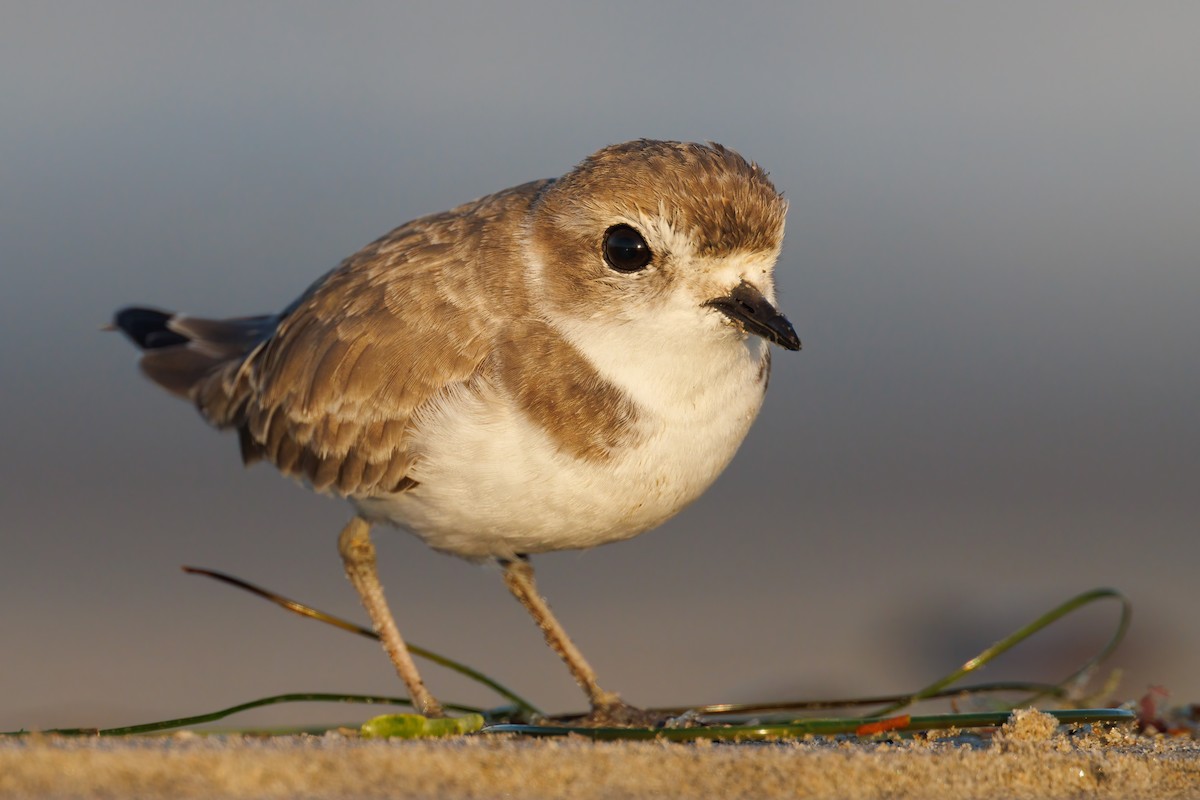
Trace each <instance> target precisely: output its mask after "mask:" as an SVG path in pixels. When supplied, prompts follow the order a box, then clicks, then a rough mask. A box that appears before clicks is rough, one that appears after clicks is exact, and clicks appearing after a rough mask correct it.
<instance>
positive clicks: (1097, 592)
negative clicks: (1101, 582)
mask: <svg viewBox="0 0 1200 800" xmlns="http://www.w3.org/2000/svg"><path fill="white" fill-rule="evenodd" d="M1109 598H1111V599H1114V600H1117V601H1119V602H1120V603H1121V618H1120V621H1119V622H1118V623H1117V629H1116V631H1115V632H1114V633H1113V635H1112V636H1111V637H1110V638H1109V640H1108V642H1107V643H1106V644H1105V645H1104V647H1103V648H1101V649H1100V651H1099V652H1098V653H1096V655H1094V656H1092V657H1091V658H1090V659H1088V660H1087V662H1086V663H1084V665H1083V666H1082V667H1080V668H1079V669H1078V670H1076V671H1075V672H1073V673H1071V674H1070V675H1069V676H1067V677H1066V678H1064V679H1063V680H1062V681H1060V682H1059V683H1058V684H1055V685H1056V686H1058V687H1061V686H1063V685H1065V684H1067V683H1070V682H1072V681H1074V680H1076V679H1078V678H1079V677H1080V676H1082V675H1084V674H1086V673H1087V672H1089V671H1090V670H1091V669H1093V668H1094V667H1095V666H1096V665H1097V664H1099V663H1100V662H1101V661H1103V660H1104V659H1106V658H1108V656H1109V655H1110V654H1111V653H1112V652H1113V651H1114V650H1115V649H1116V648H1117V646H1118V645H1119V644H1120V643H1121V640H1122V639H1124V638H1125V632H1126V631H1127V630H1128V629H1129V621H1130V618H1131V615H1132V613H1133V608H1132V606H1131V604H1130V602H1129V600H1128V598H1126V597H1125V595H1123V594H1121V593H1120V592H1118V591H1117V590H1116V589H1092V590H1091V591H1088V592H1084V593H1083V594H1079V595H1076V596H1075V597H1072V598H1071V599H1070V600H1068V601H1066V602H1065V603H1062V604H1061V605H1059V606H1058V607H1056V608H1053V609H1051V610H1050V611H1047V612H1046V613H1045V614H1042V615H1041V616H1040V617H1038V618H1037V619H1035V620H1034V621H1033V622H1030V623H1029V624H1028V625H1025V626H1024V627H1022V628H1020V629H1018V630H1017V631H1015V632H1014V633H1012V634H1010V635H1008V636H1006V637H1004V638H1003V639H1001V640H1000V641H998V642H996V643H995V644H993V645H992V646H991V647H989V648H987V649H986V650H984V651H983V652H981V653H980V654H979V655H977V656H975V657H974V658H972V659H970V660H968V661H967V662H966V663H964V664H963V665H962V666H961V667H959V668H958V669H956V670H954V671H953V672H951V673H950V674H949V675H946V676H945V677H943V678H940V679H938V680H936V681H934V682H933V683H931V684H929V685H928V686H926V687H925V688H924V689H921V690H920V691H918V692H914V693H913V694H911V695H909V696H908V697H904V698H901V699H899V700H897V701H896V702H894V703H891V704H890V705H888V706H885V707H884V708H882V709H880V710H879V711H877V712H875V713H874V714H873V715H872V716H880V717H886V716H888V715H890V714H893V713H895V712H896V711H899V710H900V709H902V708H907V707H908V706H910V705H912V704H913V703H917V702H920V701H921V700H928V699H930V698H933V697H935V696H937V695H938V694H939V693H940V692H942V691H943V690H944V689H946V687H948V686H950V685H951V684H954V683H957V682H958V681H959V680H961V679H962V678H963V677H965V676H966V675H969V674H970V673H972V672H974V671H975V670H977V669H979V668H980V667H982V666H984V665H985V664H987V663H989V662H991V661H993V660H994V659H995V658H996V657H997V656H999V655H1001V654H1002V653H1005V652H1007V651H1009V650H1011V649H1012V648H1013V647H1015V646H1016V645H1018V644H1020V643H1021V642H1023V641H1025V640H1026V639H1028V638H1029V637H1031V636H1033V635H1034V634H1035V633H1037V632H1038V631H1041V630H1042V629H1043V628H1045V627H1047V626H1049V625H1051V624H1053V623H1055V622H1057V621H1058V620H1060V619H1062V618H1063V617H1065V616H1066V615H1068V614H1070V613H1071V612H1073V611H1075V610H1076V609H1079V608H1082V607H1083V606H1086V605H1089V604H1090V603H1094V602H1096V601H1097V600H1105V599H1109ZM1046 694H1047V692H1045V691H1041V692H1038V693H1037V694H1035V695H1034V696H1033V697H1032V698H1030V699H1028V700H1026V701H1025V702H1031V701H1032V700H1035V699H1037V698H1039V697H1044V696H1046Z"/></svg>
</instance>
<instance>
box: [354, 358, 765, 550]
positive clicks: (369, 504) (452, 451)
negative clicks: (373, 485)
mask: <svg viewBox="0 0 1200 800" xmlns="http://www.w3.org/2000/svg"><path fill="white" fill-rule="evenodd" d="M764 388H765V387H764V385H763V382H762V381H759V380H753V381H750V380H746V381H744V382H742V383H741V384H732V385H730V386H728V387H715V389H714V391H711V392H709V393H707V394H706V395H705V396H703V397H701V398H699V401H698V402H692V403H690V404H689V405H688V407H687V408H680V409H677V413H665V414H662V413H659V414H652V415H648V416H647V417H646V419H644V420H643V421H642V423H641V425H640V426H639V431H638V436H636V437H635V438H634V441H632V442H631V443H630V444H629V445H627V446H625V447H621V448H619V449H616V450H614V451H613V452H610V453H608V454H607V456H606V457H604V458H599V459H587V458H577V457H575V456H573V455H571V454H569V453H567V452H565V451H563V450H562V449H560V448H559V447H557V446H556V445H555V443H554V441H553V440H552V438H551V437H550V436H549V435H548V434H547V433H546V432H545V431H543V430H542V429H540V428H539V427H537V426H536V424H535V423H533V422H532V421H531V420H530V419H528V418H527V417H526V416H524V415H523V414H522V413H521V411H520V409H519V408H517V407H516V406H515V405H514V404H513V403H510V402H503V401H502V399H501V398H497V397H495V396H489V395H488V394H487V393H483V394H479V393H468V392H466V391H464V392H463V393H461V394H460V395H459V396H457V397H454V398H452V399H451V402H447V403H445V404H443V406H442V407H441V408H439V409H437V410H436V411H435V412H434V413H433V414H430V415H429V416H428V417H427V418H426V419H425V420H424V422H423V425H422V428H423V430H424V432H425V435H424V436H420V435H419V437H418V444H419V445H421V446H420V449H419V452H420V453H421V456H420V458H419V459H418V462H417V464H416V465H415V466H414V469H413V471H412V473H411V477H413V478H414V479H415V480H416V481H417V482H418V485H417V486H416V487H415V488H413V489H411V490H409V491H406V492H402V493H399V494H393V495H384V496H377V497H371V498H353V499H352V502H353V503H354V504H355V505H356V506H357V507H358V509H359V511H360V513H362V514H363V515H364V516H366V517H367V518H368V519H371V520H373V521H377V522H387V523H391V524H394V525H398V526H400V527H403V528H405V529H407V530H410V531H412V532H413V533H415V534H416V535H417V536H419V537H421V538H422V539H423V540H424V541H425V542H426V543H427V544H429V545H430V546H431V547H433V548H435V549H438V550H442V551H445V552H449V553H452V554H455V555H458V556H462V557H465V558H471V559H483V558H489V557H495V558H511V557H513V556H515V555H517V554H520V553H539V552H546V551H550V550H564V549H575V548H586V547H592V546H595V545H599V544H604V543H606V542H611V541H617V540H620V539H627V538H629V537H631V536H636V535H637V534H639V533H642V532H644V531H646V530H649V529H650V528H653V527H655V526H656V525H658V524H660V523H662V522H664V521H666V520H667V519H669V518H670V517H671V516H673V515H674V514H675V513H676V512H678V511H679V510H680V509H682V508H683V507H684V506H685V505H687V504H688V503H690V502H691V501H693V500H695V499H696V498H697V497H699V496H700V494H701V493H702V492H703V491H704V490H705V489H707V488H708V486H709V485H711V484H712V482H713V481H714V480H715V479H716V477H717V476H718V475H719V474H720V473H721V471H722V470H724V468H725V466H726V465H727V464H728V463H729V461H730V459H732V458H733V455H734V453H735V452H736V451H737V448H738V446H739V445H740V444H741V442H742V440H743V438H744V437H745V435H746V432H747V430H749V427H750V424H751V422H753V420H754V417H755V416H756V415H757V413H758V409H759V407H760V405H761V403H762V397H763V390H764ZM668 412H670V410H669V409H668ZM422 440H423V441H422Z"/></svg>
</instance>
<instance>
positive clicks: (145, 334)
mask: <svg viewBox="0 0 1200 800" xmlns="http://www.w3.org/2000/svg"><path fill="white" fill-rule="evenodd" d="M173 316H174V315H173V314H167V313H165V312H163V311H158V310H157V309H153V308H123V309H121V310H120V311H118V312H117V314H116V316H115V317H113V324H115V325H116V326H117V327H118V328H120V329H121V331H122V332H123V333H124V334H125V335H126V336H128V337H129V338H130V339H132V340H133V343H134V344H136V345H137V346H138V347H140V348H142V349H143V350H156V349H158V348H160V347H171V346H173V345H178V344H187V343H188V341H189V340H188V338H187V337H186V336H182V335H180V334H178V333H176V332H175V331H173V330H171V329H170V328H168V327H167V323H168V322H170V321H171V318H172V317H173Z"/></svg>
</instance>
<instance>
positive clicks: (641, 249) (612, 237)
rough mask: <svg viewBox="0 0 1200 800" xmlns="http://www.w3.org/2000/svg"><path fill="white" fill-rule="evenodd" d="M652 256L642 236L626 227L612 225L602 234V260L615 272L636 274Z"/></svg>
mask: <svg viewBox="0 0 1200 800" xmlns="http://www.w3.org/2000/svg"><path fill="white" fill-rule="evenodd" d="M653 257H654V254H653V253H651V252H650V246H649V245H647V244H646V240H645V239H643V238H642V235H641V234H640V233H638V232H637V231H636V230H634V229H633V228H631V227H630V226H628V225H613V226H612V227H611V228H609V229H608V230H607V231H605V232H604V260H605V261H607V262H608V265H609V266H610V267H612V268H613V269H615V270H616V271H617V272H637V271H638V270H639V269H643V268H645V266H646V265H647V264H649V263H650V259H651V258H653Z"/></svg>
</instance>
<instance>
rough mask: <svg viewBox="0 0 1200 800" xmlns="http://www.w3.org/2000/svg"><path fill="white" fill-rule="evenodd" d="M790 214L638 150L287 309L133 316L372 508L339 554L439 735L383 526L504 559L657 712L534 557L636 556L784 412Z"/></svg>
mask: <svg viewBox="0 0 1200 800" xmlns="http://www.w3.org/2000/svg"><path fill="white" fill-rule="evenodd" d="M786 210H787V205H786V203H785V201H784V200H783V198H782V197H781V196H780V195H779V193H778V192H777V191H776V190H775V187H774V186H773V185H772V184H771V182H770V181H769V180H768V178H767V176H766V173H764V172H763V171H762V170H761V169H760V168H759V167H758V166H756V165H755V164H753V163H750V162H747V161H746V160H745V159H743V158H742V157H741V156H739V155H738V154H737V153H735V152H733V151H732V150H728V149H725V148H724V147H721V146H719V145H700V144H687V143H678V142H659V141H647V140H639V141H634V142H628V143H625V144H620V145H614V146H612V147H607V148H605V149H603V150H600V151H599V152H597V153H595V154H594V155H592V156H590V157H589V158H588V159H586V160H585V161H583V162H582V163H581V164H580V165H579V166H577V167H576V168H575V169H573V170H571V171H570V172H568V173H567V174H566V175H564V176H563V177H561V178H558V179H555V180H541V181H534V182H532V183H526V184H523V185H521V186H517V187H515V188H512V189H507V190H505V191H502V192H498V193H496V194H493V195H489V196H487V197H484V198H481V199H479V200H475V201H474V202H471V203H467V204H466V205H462V206H459V207H458V208H455V209H453V210H451V211H447V212H444V213H441V214H434V215H432V216H428V217H423V218H421V219H418V220H414V221H413V222H409V223H408V224H406V225H402V226H400V227H399V228H397V229H395V230H394V231H392V232H391V233H389V234H387V235H386V236H384V237H383V238H381V239H379V240H378V241H376V242H374V243H372V244H370V245H368V246H367V247H366V248H364V249H363V250H361V251H359V252H358V253H356V254H355V255H353V256H351V257H350V258H348V259H346V260H345V261H343V262H342V263H341V265H340V266H338V267H337V268H336V269H334V270H332V271H331V272H329V273H327V274H326V275H324V276H323V277H321V278H320V279H318V280H317V281H316V283H314V284H312V286H310V287H309V288H308V290H307V291H305V292H304V294H302V295H301V296H300V298H299V299H297V300H296V301H295V302H293V303H292V304H291V305H289V306H288V307H287V308H285V309H284V310H283V311H282V312H280V313H278V314H271V315H266V316H259V317H244V318H238V319H223V320H211V319H200V318H197V317H191V316H185V315H183V314H170V313H164V312H161V311H156V310H153V309H147V308H127V309H124V310H122V311H120V312H119V313H117V315H116V325H117V326H118V327H119V328H120V329H121V330H123V331H124V332H125V333H126V334H128V336H129V337H130V338H131V339H132V340H133V341H134V342H135V343H136V344H137V345H138V346H139V347H140V348H141V349H142V350H143V351H145V352H144V354H143V355H142V358H141V367H142V370H143V371H144V372H145V373H146V374H147V375H148V376H149V377H150V378H151V379H152V380H154V381H155V382H156V383H158V384H160V385H161V386H163V387H164V388H166V389H167V390H169V391H171V392H172V393H174V394H176V395H179V396H181V397H185V398H187V399H189V400H191V401H192V402H193V403H194V404H195V405H196V406H197V408H198V409H199V410H200V413H201V414H202V415H203V416H204V417H205V418H206V419H207V420H208V421H209V422H210V423H212V424H213V425H215V426H216V427H218V428H233V429H236V430H237V432H238V438H239V440H240V442H241V451H242V459H243V460H244V461H245V462H246V463H251V462H254V461H258V460H261V459H265V460H267V461H270V462H271V463H272V464H274V465H275V467H276V468H278V469H279V471H280V472H282V473H284V474H285V475H290V476H292V477H295V478H298V479H300V480H302V481H304V482H305V483H307V484H308V485H309V486H311V487H312V488H313V489H315V490H317V491H320V492H328V493H332V494H336V495H339V496H341V497H344V498H346V499H347V500H348V501H349V502H350V504H351V505H352V506H353V507H354V509H355V511H356V515H355V517H354V518H353V519H352V520H351V521H350V522H349V523H348V524H347V525H346V527H345V528H344V529H343V531H342V533H341V536H340V539H339V549H340V552H341V556H342V559H343V562H344V564H345V569H346V574H347V575H348V576H349V578H350V580H351V581H352V582H353V583H354V586H355V588H356V589H357V590H358V592H359V594H360V596H361V598H362V601H363V604H364V605H365V607H366V609H367V612H368V613H369V614H370V617H371V620H372V622H373V623H374V625H375V628H376V630H377V631H378V632H379V633H380V635H381V638H382V640H383V643H384V649H385V650H386V651H387V653H388V655H389V656H390V657H391V659H392V662H393V663H394V664H395V667H396V671H397V672H398V673H399V675H400V677H401V678H402V679H403V680H404V682H405V683H406V684H407V686H408V689H409V691H410V693H411V697H412V700H413V703H414V705H415V707H416V708H417V709H418V710H420V711H421V712H422V713H424V714H427V715H438V714H440V713H441V706H440V705H439V704H438V702H437V700H435V699H434V697H433V696H432V695H431V694H430V693H429V691H428V690H427V689H426V688H425V685H424V683H423V682H422V680H421V677H420V675H419V674H418V673H417V670H416V667H415V666H414V665H413V662H412V659H411V658H410V656H409V653H408V651H407V649H406V647H405V645H404V640H403V639H402V638H401V636H400V633H399V632H398V630H397V629H396V625H395V623H394V622H393V620H392V616H391V613H390V612H389V610H388V607H387V604H386V602H385V600H384V597H383V591H382V588H381V587H380V585H379V580H378V577H377V575H376V572H375V553H374V547H373V545H372V543H371V539H370V536H369V531H370V526H371V524H372V523H377V522H386V523H390V524H392V525H397V526H400V527H402V528H405V529H406V530H409V531H411V532H412V533H414V534H416V535H417V536H419V537H421V539H423V540H424V541H425V542H426V543H427V544H429V545H430V546H431V547H433V548H435V549H437V550H440V551H443V552H446V553H452V554H454V555H457V556H461V557H463V558H466V559H470V560H475V561H480V560H484V559H496V560H497V561H499V563H500V564H501V565H502V566H503V572H504V580H505V583H506V584H507V585H508V588H509V589H510V590H511V591H512V593H513V594H514V595H515V596H516V597H517V599H518V600H520V602H521V603H522V604H523V605H524V606H525V608H526V609H528V611H529V612H530V613H531V614H532V615H533V617H534V619H535V620H536V621H537V624H538V625H539V626H540V627H541V629H542V631H543V633H544V634H545V637H546V641H547V643H548V644H549V645H550V646H551V647H552V648H553V649H554V650H555V651H557V652H558V654H559V655H560V656H561V657H562V658H563V660H564V661H565V662H566V663H567V666H568V667H569V668H570V670H571V673H572V675H573V676H574V677H575V680H576V681H578V682H579V685H580V686H581V687H582V688H583V689H584V691H585V692H586V693H587V696H588V699H589V700H590V702H591V705H592V712H593V719H594V720H603V721H609V722H620V721H622V720H628V719H630V718H631V715H632V714H633V712H634V711H635V710H634V709H631V708H630V707H628V706H626V705H625V704H624V703H622V702H621V700H620V698H619V697H618V696H617V695H616V694H614V693H611V692H606V691H604V690H603V689H601V688H600V686H599V684H598V683H597V682H596V676H595V673H594V672H593V671H592V669H591V667H590V666H589V665H588V663H587V661H586V660H584V658H583V656H582V655H581V654H580V652H579V651H578V650H577V649H576V647H575V645H574V644H573V643H572V642H571V640H570V639H569V638H568V637H567V634H566V632H565V631H564V630H563V628H562V627H561V625H560V624H559V623H558V622H557V620H555V618H554V617H553V616H552V615H551V612H550V608H549V606H547V604H546V602H545V600H544V599H543V598H542V597H541V595H540V594H539V593H538V591H537V589H536V587H535V585H534V581H533V570H532V569H531V567H530V565H529V562H528V558H527V557H528V555H529V554H532V553H543V552H547V551H551V550H563V549H571V548H585V547H593V546H595V545H599V544H604V543H605V542H613V541H617V540H620V539H627V538H629V537H631V536H635V535H637V534H639V533H642V532H643V531H646V530H649V529H650V528H653V527H654V526H656V525H658V524H659V523H661V522H663V521H664V520H666V519H668V518H670V517H671V516H672V515H674V514H675V513H676V512H678V511H679V510H680V509H681V508H683V507H684V506H685V505H687V504H688V503H690V502H691V501H693V500H695V499H696V498H697V497H698V496H699V495H700V494H701V492H703V491H704V490H705V489H706V488H708V486H709V485H710V484H711V483H712V482H713V480H714V479H715V478H716V477H717V475H719V474H720V473H721V471H722V470H723V469H724V468H725V466H726V465H727V464H728V463H729V461H730V459H731V458H733V454H734V452H735V451H736V450H737V448H738V446H739V445H740V444H741V442H742V439H743V438H744V437H745V435H746V432H747V430H748V429H749V427H750V424H751V422H752V421H753V420H754V417H755V416H756V415H757V414H758V410H759V407H760V406H761V404H762V399H763V393H764V391H765V390H766V387H767V373H768V371H769V369H770V353H769V352H768V344H767V343H768V341H769V342H774V343H775V344H778V345H780V346H782V347H784V348H787V349H788V350H798V349H799V348H800V340H799V339H798V338H797V336H796V333H795V331H794V330H793V329H792V326H791V324H790V323H789V322H788V320H787V319H786V318H785V317H784V316H783V315H782V314H781V313H780V312H779V311H778V310H777V309H776V306H775V304H774V282H773V277H772V276H773V270H774V266H775V261H776V258H777V257H778V255H779V250H780V245H781V243H782V240H783V227H784V216H785V213H786Z"/></svg>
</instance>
